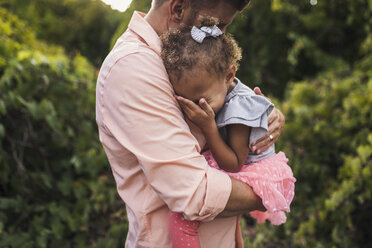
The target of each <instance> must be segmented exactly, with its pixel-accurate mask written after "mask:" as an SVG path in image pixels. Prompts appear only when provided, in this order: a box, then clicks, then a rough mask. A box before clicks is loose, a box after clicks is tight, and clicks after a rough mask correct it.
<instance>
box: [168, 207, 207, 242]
mask: <svg viewBox="0 0 372 248" xmlns="http://www.w3.org/2000/svg"><path fill="white" fill-rule="evenodd" d="M168 224H169V225H168V226H169V231H170V235H171V239H172V247H173V248H180V247H192V248H194V247H195V248H200V242H199V237H198V227H199V225H200V222H199V221H189V220H186V219H185V218H184V217H183V215H182V214H181V213H175V212H172V211H169V214H168Z"/></svg>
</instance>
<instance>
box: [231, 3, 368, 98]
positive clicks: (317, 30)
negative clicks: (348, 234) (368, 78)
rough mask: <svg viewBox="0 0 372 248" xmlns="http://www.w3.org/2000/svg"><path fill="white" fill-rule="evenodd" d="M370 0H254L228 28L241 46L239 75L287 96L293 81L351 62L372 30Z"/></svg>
mask: <svg viewBox="0 0 372 248" xmlns="http://www.w3.org/2000/svg"><path fill="white" fill-rule="evenodd" d="M371 12H372V10H371V1H368V0H354V1H347V0H327V1H317V5H314V6H312V5H311V4H310V0H306V1H305V0H303V1H287V0H253V1H251V4H250V6H249V7H248V8H247V9H246V11H244V12H243V13H242V14H240V15H239V16H238V17H237V18H236V19H235V21H234V22H233V24H232V25H230V27H229V28H228V31H229V32H231V33H233V34H234V36H235V37H236V39H237V40H238V42H239V44H240V46H242V48H243V60H242V63H241V65H242V66H241V67H240V69H239V71H238V77H239V78H240V79H241V80H242V81H243V82H246V83H247V84H249V85H250V86H256V85H258V86H260V87H261V88H262V89H263V91H264V92H267V94H268V93H270V94H273V95H274V96H276V97H279V98H280V99H282V98H283V96H284V92H285V89H286V85H287V83H288V82H290V81H300V80H305V79H308V78H309V77H313V76H315V75H316V74H318V73H320V72H322V71H324V70H329V69H332V68H340V67H343V66H345V65H348V64H350V65H353V64H354V63H355V62H356V61H358V60H359V59H360V58H361V56H363V54H359V53H358V52H356V51H358V50H359V47H360V46H361V44H362V42H363V41H364V39H365V38H366V36H367V35H368V32H369V31H370V30H369V29H368V28H369V26H370V25H371V18H370V17H371V16H372V15H371Z"/></svg>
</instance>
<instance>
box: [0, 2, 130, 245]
mask: <svg viewBox="0 0 372 248" xmlns="http://www.w3.org/2000/svg"><path fill="white" fill-rule="evenodd" d="M0 40H1V41H2V42H1V43H0V171H1V174H0V247H22V248H24V247H107V245H110V247H122V246H123V241H124V239H125V233H126V230H127V222H126V221H125V220H124V212H123V206H122V202H121V201H118V200H117V197H116V196H117V193H116V190H115V185H114V182H113V180H112V177H111V175H110V174H111V171H109V166H108V163H107V160H106V157H105V154H104V152H103V150H102V148H101V145H100V142H99V140H98V137H97V136H98V135H97V128H96V125H95V109H94V106H95V74H96V71H95V69H94V67H92V65H91V64H90V63H89V62H88V61H87V60H86V59H85V58H83V57H82V56H81V55H79V54H77V55H76V56H74V57H73V58H69V57H67V56H66V55H65V53H64V51H63V49H62V48H60V47H57V46H51V45H47V44H46V43H44V42H41V41H39V40H37V39H36V36H35V34H34V32H33V30H32V29H30V28H29V27H28V26H27V25H26V24H25V23H24V22H23V21H21V20H20V19H19V18H18V17H16V16H14V15H12V14H10V13H9V12H8V11H7V10H5V9H2V8H0Z"/></svg>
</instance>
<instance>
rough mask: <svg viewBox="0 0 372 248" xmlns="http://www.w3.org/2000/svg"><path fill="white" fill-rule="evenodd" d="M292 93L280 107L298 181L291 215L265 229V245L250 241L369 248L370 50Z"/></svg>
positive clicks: (283, 138)
mask: <svg viewBox="0 0 372 248" xmlns="http://www.w3.org/2000/svg"><path fill="white" fill-rule="evenodd" d="M370 39H371V36H369V37H367V38H366V41H365V42H367V43H368V42H370ZM369 49H371V48H370V47H369ZM287 93H288V94H287V97H286V100H285V101H284V102H283V103H282V104H281V106H280V108H281V109H282V110H283V111H284V114H285V116H286V118H287V122H286V129H285V131H284V133H283V134H282V136H281V139H280V143H279V144H278V146H279V148H281V149H283V150H284V151H285V152H286V154H287V156H288V157H289V158H290V164H291V165H292V168H293V170H294V174H295V176H296V178H297V180H298V181H297V184H296V196H295V199H294V204H293V207H292V209H291V210H292V212H291V213H290V214H289V215H288V217H289V218H288V222H287V223H286V224H285V225H283V226H281V227H270V226H268V225H261V226H260V225H258V227H257V228H258V229H257V230H256V231H257V232H258V233H261V234H265V239H262V240H260V239H259V235H257V236H256V237H255V238H254V239H252V240H253V241H252V240H251V241H249V242H251V244H253V243H255V242H256V245H257V246H255V247H260V245H263V246H268V245H269V244H270V243H273V242H274V243H276V244H278V245H279V244H280V245H281V246H283V247H293V246H295V247H369V246H370V245H371V243H370V238H369V236H368V233H370V226H369V224H370V223H371V222H372V218H371V214H370V211H371V209H372V177H371V175H372V115H371V113H372V112H371V109H372V53H371V50H369V52H368V53H367V54H366V55H365V56H364V57H363V58H362V59H361V60H360V61H358V62H355V63H354V68H353V70H351V69H350V68H343V69H340V70H330V71H327V72H324V73H322V74H320V75H319V76H318V77H317V78H316V79H314V80H310V81H304V82H298V83H295V84H291V85H290V87H289V88H288V90H287ZM268 240H270V241H268ZM252 242H253V243H252ZM258 244H260V245H258Z"/></svg>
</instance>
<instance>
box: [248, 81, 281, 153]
mask: <svg viewBox="0 0 372 248" xmlns="http://www.w3.org/2000/svg"><path fill="white" fill-rule="evenodd" d="M254 92H255V93H256V94H257V95H260V96H264V95H263V94H262V92H261V90H260V88H258V87H256V88H254ZM266 99H268V100H269V101H270V102H271V100H270V99H269V98H267V97H266ZM268 122H269V123H268V124H269V131H268V132H267V134H266V135H265V136H263V137H261V138H260V139H258V140H256V141H255V142H254V143H253V144H252V152H257V153H261V152H263V151H265V150H266V149H268V148H269V147H270V146H271V145H272V144H274V143H275V142H276V141H277V140H278V138H279V136H280V134H281V133H282V132H283V129H284V124H285V117H284V115H283V114H282V112H280V110H278V109H277V108H274V110H273V111H272V112H271V114H270V115H269V120H268Z"/></svg>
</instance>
